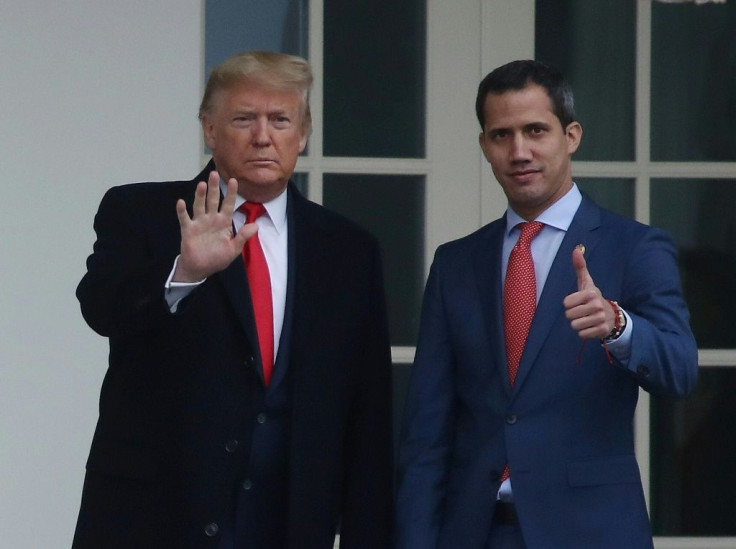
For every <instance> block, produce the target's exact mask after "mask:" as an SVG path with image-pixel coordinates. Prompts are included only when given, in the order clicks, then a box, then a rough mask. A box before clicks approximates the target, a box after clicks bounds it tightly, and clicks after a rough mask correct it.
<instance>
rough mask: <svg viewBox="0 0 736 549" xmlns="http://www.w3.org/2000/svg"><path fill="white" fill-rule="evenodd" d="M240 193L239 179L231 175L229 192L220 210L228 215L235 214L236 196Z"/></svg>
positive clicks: (228, 185)
mask: <svg viewBox="0 0 736 549" xmlns="http://www.w3.org/2000/svg"><path fill="white" fill-rule="evenodd" d="M237 194H238V180H237V179H235V178H234V177H231V178H230V179H229V180H228V182H227V194H226V195H225V198H223V199H222V206H221V207H220V211H221V212H222V213H223V214H225V215H226V216H227V217H232V216H233V211H234V210H235V198H236V197H237Z"/></svg>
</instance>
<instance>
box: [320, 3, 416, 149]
mask: <svg viewBox="0 0 736 549" xmlns="http://www.w3.org/2000/svg"><path fill="white" fill-rule="evenodd" d="M425 4H426V2H425V1H424V0H402V1H401V2H397V1H395V0H371V1H370V2H350V1H345V0H325V3H324V7H325V16H324V25H325V29H324V147H323V149H324V154H325V156H352V157H382V158H385V157H394V158H422V157H424V149H425V147H424V141H425V135H424V134H425V121H424V110H425V50H426V31H425V25H426V23H425V21H426V5H425Z"/></svg>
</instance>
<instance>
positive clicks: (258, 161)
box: [248, 158, 276, 166]
mask: <svg viewBox="0 0 736 549" xmlns="http://www.w3.org/2000/svg"><path fill="white" fill-rule="evenodd" d="M248 164H251V165H254V166H271V165H272V164H276V161H275V160H271V159H270V158H254V159H252V160H248Z"/></svg>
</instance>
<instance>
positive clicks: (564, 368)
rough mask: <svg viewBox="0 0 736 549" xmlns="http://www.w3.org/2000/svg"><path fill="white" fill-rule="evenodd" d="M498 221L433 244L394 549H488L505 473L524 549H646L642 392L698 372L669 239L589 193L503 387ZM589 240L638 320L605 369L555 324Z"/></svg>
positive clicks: (684, 385)
mask: <svg viewBox="0 0 736 549" xmlns="http://www.w3.org/2000/svg"><path fill="white" fill-rule="evenodd" d="M505 226H506V220H505V218H502V219H500V220H497V221H495V222H493V223H491V224H489V225H487V226H485V227H483V228H482V229H480V230H479V231H477V232H476V233H474V234H471V235H469V236H467V237H465V238H462V239H460V240H457V241H455V242H451V243H448V244H446V245H443V246H441V247H440V248H439V249H438V250H437V253H436V256H435V259H434V263H433V265H432V269H431V272H430V276H429V280H428V282H427V287H426V293H425V298H424V305H423V311H422V323H421V333H420V338H419V344H418V348H417V355H416V360H415V364H414V370H413V371H412V378H411V382H410V389H409V395H408V400H407V404H406V412H405V425H404V435H403V439H402V444H401V449H400V457H399V460H400V463H399V478H398V482H399V486H398V504H397V506H398V509H397V512H398V514H397V517H398V519H397V520H398V522H397V529H398V533H399V535H398V540H399V543H398V545H397V546H398V547H400V548H405V549H406V548H411V549H429V548H435V547H440V548H453V549H465V548H482V547H485V542H486V540H487V538H488V534H489V530H490V528H491V517H492V516H493V509H494V505H495V501H496V497H497V492H498V488H499V485H500V474H501V472H502V471H503V468H504V465H505V464H506V463H509V464H510V467H511V480H512V487H513V493H514V499H515V503H516V506H517V511H518V513H519V518H520V523H521V530H522V534H523V537H524V539H525V541H526V544H527V547H529V548H530V549H535V548H558V547H559V548H563V547H575V548H576V549H581V548H591V549H592V548H595V549H606V548H610V549H621V548H622V547H626V548H642V547H651V546H652V539H651V533H650V526H649V521H648V517H647V510H646V506H645V501H644V496H643V492H642V486H641V480H640V475H639V469H638V466H637V462H636V458H635V456H634V432H633V415H634V408H635V406H636V402H637V397H638V393H639V388H640V387H641V388H644V389H645V390H647V391H649V392H650V393H652V394H655V395H666V396H672V397H681V396H684V395H686V394H688V392H689V391H690V390H691V389H692V387H693V385H694V383H695V381H696V377H697V348H696V345H695V341H694V339H693V336H692V333H691V331H690V327H689V323H688V321H689V316H688V311H687V308H686V305H685V303H684V301H683V298H682V295H681V290H680V281H679V276H678V271H677V266H676V260H675V255H676V251H675V248H674V246H673V244H672V241H671V239H670V238H669V237H668V236H667V235H666V234H665V233H664V232H663V231H661V230H658V229H654V228H650V227H647V226H645V225H642V224H639V223H636V222H634V221H631V220H628V219H624V218H622V217H619V216H617V215H615V214H613V213H611V212H608V211H606V210H603V209H601V208H599V207H598V206H596V205H595V204H594V203H593V202H592V201H590V200H589V199H587V198H585V197H584V198H583V202H582V203H581V205H580V208H579V209H578V212H577V213H576V215H575V217H574V219H573V222H572V224H571V225H570V228H569V230H568V231H567V234H566V235H565V237H564V240H563V242H562V244H561V246H560V249H559V252H558V254H557V256H556V258H555V260H554V262H553V265H552V267H551V270H550V272H549V275H548V278H547V281H546V283H545V286H544V289H543V292H542V295H541V297H540V300H539V304H538V307H537V312H536V315H535V317H534V320H533V323H532V326H531V329H530V333H529V336H528V339H527V342H526V346H525V350H524V354H523V356H522V359H521V364H520V367H519V372H518V375H517V378H516V383H515V385H514V387H513V388H512V387H511V386H510V384H509V380H508V375H507V373H506V356H505V346H504V332H503V320H502V318H503V317H502V295H503V292H502V278H503V277H502V272H501V247H502V242H503V232H504V229H505ZM580 243H582V244H584V245H585V248H586V252H585V257H586V260H587V264H588V269H589V271H590V273H591V276H592V277H593V280H594V281H595V282H596V285H597V286H598V287H599V288H600V289H601V291H602V293H603V295H604V296H605V297H606V298H608V299H612V300H616V301H618V302H619V304H620V305H621V307H623V308H624V309H625V310H626V311H627V312H628V313H629V315H630V316H631V317H632V319H633V339H632V341H631V353H632V354H631V359H630V361H629V362H628V365H627V366H624V365H622V364H620V363H618V362H616V361H614V363H613V364H610V363H609V361H608V359H607V357H606V354H605V352H604V349H603V348H602V347H601V345H600V344H599V343H598V342H597V341H588V342H587V343H586V344H584V343H583V340H581V339H580V338H579V337H578V335H577V333H576V332H574V331H573V330H572V328H571V327H570V323H569V321H568V320H567V319H566V318H565V315H564V307H563V304H562V302H563V299H564V298H565V296H566V295H568V294H570V293H572V292H574V291H577V279H576V274H575V270H574V268H573V266H572V250H573V248H574V247H575V246H576V245H577V244H580Z"/></svg>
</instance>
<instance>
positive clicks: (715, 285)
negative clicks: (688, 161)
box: [651, 179, 736, 349]
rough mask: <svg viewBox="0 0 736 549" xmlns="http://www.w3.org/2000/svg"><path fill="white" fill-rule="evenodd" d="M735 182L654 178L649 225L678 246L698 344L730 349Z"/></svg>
mask: <svg viewBox="0 0 736 549" xmlns="http://www.w3.org/2000/svg"><path fill="white" fill-rule="evenodd" d="M731 204H736V180H698V179H668V180H665V179H654V180H652V184H651V223H652V225H655V226H658V227H662V228H665V229H667V230H668V231H669V232H670V233H671V234H672V235H673V237H674V239H675V242H676V244H677V247H678V249H679V261H680V273H681V276H682V284H683V291H684V293H685V299H686V300H687V303H688V307H689V309H690V315H691V318H690V323H691V325H692V328H693V332H694V333H695V339H696V341H697V342H698V347H699V348H701V349H702V348H736V330H734V328H733V311H734V310H736V284H734V280H736V256H735V254H736V218H734V216H733V212H732V211H731V210H730V209H729V207H728V205H731Z"/></svg>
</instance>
